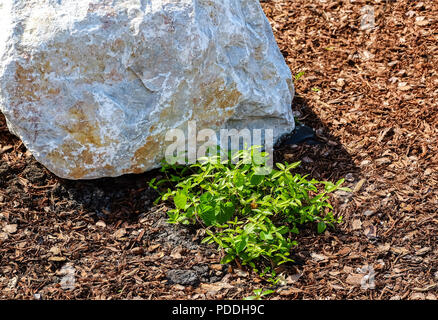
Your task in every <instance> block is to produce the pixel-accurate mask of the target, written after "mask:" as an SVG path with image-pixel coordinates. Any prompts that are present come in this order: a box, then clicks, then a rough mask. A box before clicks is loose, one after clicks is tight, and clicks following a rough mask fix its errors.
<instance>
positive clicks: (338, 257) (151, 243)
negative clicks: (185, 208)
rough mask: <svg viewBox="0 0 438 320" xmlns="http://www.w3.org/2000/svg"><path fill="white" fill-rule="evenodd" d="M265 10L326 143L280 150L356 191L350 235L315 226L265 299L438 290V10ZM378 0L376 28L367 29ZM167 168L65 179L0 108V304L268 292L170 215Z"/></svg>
mask: <svg viewBox="0 0 438 320" xmlns="http://www.w3.org/2000/svg"><path fill="white" fill-rule="evenodd" d="M262 5H263V8H264V10H265V12H266V14H267V16H268V18H269V20H270V22H271V25H272V27H273V29H274V33H275V36H276V39H277V41H278V44H279V47H280V49H281V51H282V53H283V55H284V57H285V59H286V61H287V63H288V65H289V66H290V68H291V70H292V73H293V75H298V74H301V76H297V80H296V81H295V84H296V92H297V96H296V98H295V100H294V104H293V110H294V112H295V114H296V117H297V119H298V120H299V122H302V123H304V124H306V125H308V126H311V127H312V128H314V129H315V131H316V135H317V138H318V140H320V141H321V142H322V143H321V144H318V145H307V144H300V145H282V146H280V147H279V148H278V149H277V150H276V152H275V157H276V159H277V160H278V161H281V160H286V161H288V162H292V161H297V160H301V161H302V163H303V164H302V167H301V170H302V171H303V172H306V173H309V174H310V175H311V176H312V177H315V178H317V179H324V180H337V179H339V178H346V184H347V185H348V186H350V187H351V188H352V189H353V191H354V192H353V193H351V194H349V193H345V192H338V193H337V194H336V196H335V197H334V198H333V206H334V210H335V212H336V214H337V215H341V216H343V220H344V223H343V224H342V225H340V226H339V227H338V228H337V229H336V230H330V231H326V232H325V233H324V234H323V235H317V234H316V232H315V230H313V229H311V228H305V229H304V230H302V233H301V234H300V236H299V237H298V241H299V246H298V248H297V249H296V250H295V252H294V258H295V260H296V263H295V264H294V265H292V266H287V267H284V268H283V269H279V270H278V271H279V272H280V273H281V272H283V275H284V279H283V281H282V283H281V284H280V285H279V286H278V287H276V290H277V291H276V293H274V294H272V295H269V296H267V299H436V297H437V295H438V292H437V290H438V248H437V240H438V215H437V213H438V89H437V88H438V72H437V69H438V67H437V66H438V46H437V43H438V19H437V17H438V3H436V2H435V1H424V2H420V1H407V0H404V1H361V0H358V1H346V0H345V1H309V0H293V1H286V0H277V1H264V2H263V3H262ZM366 5H370V6H371V7H372V8H373V10H374V16H375V25H374V27H368V28H366V27H364V28H361V21H362V20H363V19H362V18H363V16H364V11H363V10H364V9H363V8H364V6H366ZM158 176H159V172H158V171H153V172H149V173H146V174H142V175H128V176H123V177H120V178H116V179H101V180H98V181H67V180H63V179H59V178H57V177H56V176H54V175H53V174H51V173H50V172H48V171H47V170H46V169H45V168H44V167H42V166H41V165H40V164H38V163H37V162H36V161H35V160H34V159H33V157H32V155H31V154H30V153H29V152H27V151H26V149H25V147H24V146H23V145H22V144H21V142H20V141H19V140H18V139H17V138H15V137H14V136H12V135H11V134H10V133H9V132H8V130H7V128H6V124H5V120H4V117H3V116H2V115H0V298H1V299H213V298H214V299H242V298H243V297H246V296H248V295H250V294H252V291H253V290H254V289H256V288H260V287H267V283H266V282H264V281H263V280H261V279H259V278H257V277H256V276H255V275H253V274H251V273H249V272H247V271H245V270H241V269H239V268H238V266H237V265H236V264H234V263H233V264H231V265H226V266H222V265H220V264H219V260H220V255H219V253H218V252H217V251H216V250H215V248H214V247H208V246H205V245H202V244H201V243H200V240H201V238H202V236H201V235H199V232H198V231H197V230H196V229H194V228H189V229H186V228H182V227H177V226H172V225H169V224H167V223H166V222H165V219H166V210H167V208H166V207H165V206H163V205H160V206H154V205H153V203H152V202H153V200H154V199H155V197H156V194H155V192H154V191H153V190H151V189H150V188H149V187H148V181H149V180H150V179H151V178H152V177H158ZM373 279H374V281H373Z"/></svg>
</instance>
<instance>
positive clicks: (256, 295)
mask: <svg viewBox="0 0 438 320" xmlns="http://www.w3.org/2000/svg"><path fill="white" fill-rule="evenodd" d="M274 292H275V291H274V290H265V291H263V289H255V290H254V295H253V296H249V297H246V298H244V299H243V300H263V297H264V296H267V295H269V294H272V293H274Z"/></svg>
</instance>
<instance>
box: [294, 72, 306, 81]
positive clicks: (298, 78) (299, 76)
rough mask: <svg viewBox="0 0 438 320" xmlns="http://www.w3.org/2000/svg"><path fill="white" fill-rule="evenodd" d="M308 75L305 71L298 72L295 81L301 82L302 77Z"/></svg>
mask: <svg viewBox="0 0 438 320" xmlns="http://www.w3.org/2000/svg"><path fill="white" fill-rule="evenodd" d="M305 74H306V72H304V71H301V72H298V73H297V74H296V75H295V77H294V78H295V81H298V80H300V79H301V77H302V76H304V75H305Z"/></svg>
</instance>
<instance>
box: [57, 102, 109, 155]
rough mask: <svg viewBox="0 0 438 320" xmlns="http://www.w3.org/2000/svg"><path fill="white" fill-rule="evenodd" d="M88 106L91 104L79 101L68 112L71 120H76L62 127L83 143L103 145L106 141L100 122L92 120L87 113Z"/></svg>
mask: <svg viewBox="0 0 438 320" xmlns="http://www.w3.org/2000/svg"><path fill="white" fill-rule="evenodd" d="M87 108H90V106H89V105H87V104H86V103H85V102H83V101H80V102H77V103H76V104H75V105H74V106H73V107H72V108H71V109H70V110H69V114H68V115H69V117H70V120H74V122H73V123H72V124H70V125H68V126H66V125H60V127H61V128H63V129H64V130H65V131H66V132H68V133H70V134H71V135H72V137H73V138H74V140H76V141H79V142H80V143H81V144H83V145H87V144H91V145H94V146H96V147H102V146H104V144H105V143H104V142H102V140H101V135H100V128H99V124H98V122H97V121H90V119H89V117H88V116H87V115H86V113H85V112H86V109H87ZM107 144H108V143H106V145H107Z"/></svg>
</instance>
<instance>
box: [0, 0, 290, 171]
mask: <svg viewBox="0 0 438 320" xmlns="http://www.w3.org/2000/svg"><path fill="white" fill-rule="evenodd" d="M0 17H1V19H0V109H1V111H2V112H3V113H4V115H5V117H6V119H7V123H8V126H9V129H10V130H11V132H13V133H14V134H16V135H17V136H18V137H20V138H21V139H22V141H23V143H24V144H25V146H26V147H27V148H28V149H29V150H30V151H31V152H32V154H33V155H34V156H35V158H36V159H37V160H38V161H39V162H41V163H42V164H43V165H44V166H46V167H47V168H48V169H49V170H51V171H52V172H54V173H55V174H56V175H58V176H60V177H63V178H69V179H92V178H99V177H107V176H118V175H122V174H125V173H133V172H134V173H139V172H143V171H146V170H149V169H152V168H156V167H158V166H159V165H160V161H161V160H162V158H163V154H164V151H165V147H166V146H168V144H169V143H168V142H165V141H164V140H165V139H164V137H165V134H166V132H167V131H168V130H169V129H173V128H186V126H187V123H188V121H196V125H197V128H198V129H202V128H211V129H213V130H218V129H219V128H237V129H240V128H245V127H247V128H249V129H254V128H261V129H264V128H272V129H274V139H275V140H277V139H278V138H279V137H280V136H282V135H284V134H285V133H288V132H290V131H292V130H293V128H294V120H293V116H292V111H291V102H292V98H293V94H294V89H293V83H292V79H291V73H290V70H289V68H288V67H287V65H286V63H285V61H284V59H283V57H282V55H281V53H280V51H279V49H278V46H277V44H276V42H275V39H274V36H273V33H272V29H271V27H270V25H269V22H268V20H267V19H266V17H265V15H264V13H263V11H262V8H261V6H260V4H259V1H258V0H238V1H236V0H2V1H1V2H0Z"/></svg>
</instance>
